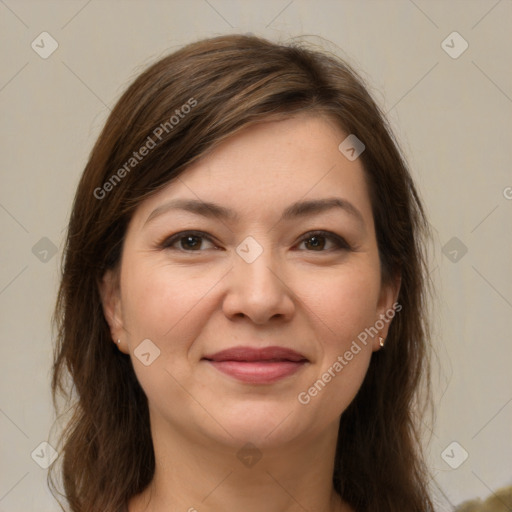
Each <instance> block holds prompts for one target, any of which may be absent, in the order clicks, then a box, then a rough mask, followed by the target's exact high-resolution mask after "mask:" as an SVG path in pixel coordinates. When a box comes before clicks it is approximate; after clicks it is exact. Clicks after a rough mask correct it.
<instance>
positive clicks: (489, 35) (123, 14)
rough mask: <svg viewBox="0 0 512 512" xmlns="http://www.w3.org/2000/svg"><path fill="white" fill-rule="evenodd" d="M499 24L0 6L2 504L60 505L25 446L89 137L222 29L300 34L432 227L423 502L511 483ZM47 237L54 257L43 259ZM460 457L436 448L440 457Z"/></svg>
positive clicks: (40, 403) (503, 72) (45, 393)
mask: <svg viewBox="0 0 512 512" xmlns="http://www.w3.org/2000/svg"><path fill="white" fill-rule="evenodd" d="M511 27H512V1H510V0H501V1H495V0H492V1H491V0H489V1H486V0H480V1H471V0H464V1H450V2H448V1H444V2H441V1H428V0H414V1H413V0H395V1H384V0H381V1H368V0H366V1H355V0H354V1H352V0H349V1H344V0H342V1H327V0H323V1H306V0H291V1H290V0H274V1H271V0H265V1H258V2H256V1H254V2H252V1H242V0H238V1H237V0H189V1H184V0H183V1H166V2H164V1H148V2H142V1H126V2H121V1H111V0H109V1H104V0H102V1H100V0H92V1H89V2H88V1H86V0H81V1H70V0H66V1H53V2H43V1H32V2H30V1H16V0H0V38H1V48H2V52H1V57H0V58H1V66H0V69H1V72H0V105H1V107H0V108H1V112H2V117H1V127H0V130H1V152H0V155H1V188H0V227H1V233H2V253H1V254H2V256H1V265H0V315H1V320H2V321H1V340H2V341H1V373H0V375H1V376H0V382H1V394H0V432H1V442H0V461H1V468H0V512H1V511H3V512H21V511H23V512H27V511H32V510H34V511H35V510H37V511H56V510H58V508H57V505H56V504H55V503H54V502H53V500H52V498H51V497H50V495H49V492H48V490H47V488H46V471H45V470H43V469H41V468H40V467H39V466H38V465H37V464H36V463H35V462H34V461H33V460H32V458H31V453H32V452H33V450H34V449H35V448H36V447H37V446H38V445H39V444H40V443H41V442H43V441H46V440H49V439H50V440H51V438H50V437H49V431H50V426H51V424H52V421H53V411H52V407H51V402H50V395H49V375H50V373H49V368H50V361H51V351H52V334H51V329H50V315H51V312H52V308H53V304H54V299H55V292H56V289H57V276H58V274H57V269H58V260H59V256H60V254H61V250H62V242H63V233H64V229H65V226H66V222H67V218H68V215H69V212H70V205H71V200H72V197H73V193H74V189H75V187H76V185H77V182H78V178H79V176H80V173H81V172H82V169H83V167H84V164H85V162H86V159H87V156H88V153H89V151H90V150H91V148H92V144H93V142H94V140H95V138H96V137H97V135H98V132H99V130H100V128H101V126H102V124H103V123H104V121H105V119H106V117H107V115H108V113H109V109H110V108H111V107H112V106H113V105H114V103H115V101H116V99H117V98H118V97H119V95H120V93H121V92H122V91H123V90H124V88H125V87H126V86H127V84H128V83H129V82H130V81H131V80H132V79H133V78H134V77H135V76H136V75H137V74H138V73H139V72H140V71H141V70H142V69H143V68H144V67H145V66H147V65H148V64H149V63H151V62H153V61H154V60H156V59H157V58H158V57H160V56H162V55H164V54H167V53H169V52H170V51H172V50H174V49H176V48H178V47H180V46H181V45H183V44H185V43H188V42H190V41H193V40H196V39H200V38H204V37H209V36H214V35H220V34H227V33H233V32H242V33H245V32H253V33H255V34H258V35H262V36H266V37H268V38H270V39H273V40H281V41H286V40H287V39H289V38H291V37H296V36H299V35H303V34H308V35H311V37H309V38H308V39H309V40H310V41H312V42H314V43H315V44H320V45H323V46H324V47H325V48H326V49H330V50H331V51H334V52H337V53H339V54H340V55H342V56H344V57H345V58H347V59H348V60H349V61H350V62H351V63H352V64H354V65H355V66H356V67H357V68H358V69H360V70H361V72H362V73H363V75H364V76H365V77H367V79H368V81H369V84H370V86H371V88H372V91H373V92H374V94H375V96H376V98H377V100H378V101H379V103H380V104H381V105H382V107H383V108H384V110H385V111H386V112H388V115H389V118H390V121H391V123H392V125H393V126H394V127H395V130H396V133H397V136H398V138H399V140H400V141H401V143H402V145H403V149H404V151H405V153H406V154H407V157H408V159H409V161H410V164H411V166H412V169H413V173H414V175H415V177H416V180H417V182H418V185H419V188H420V190H421V192H422V194H423V197H424V199H425V202H426V204H427V207H428V211H429V215H430V218H431V222H432V225H433V227H434V228H435V233H436V241H435V248H434V249H435V250H434V251H433V256H432V262H431V270H432V276H433V277H434V279H435V281H436V283H437V286H438V302H437V313H436V325H435V336H434V340H433V341H434V343H435V345H436V347H437V353H438V357H439V370H438V372H437V375H438V377H436V380H435V384H436V400H437V404H438V405H437V413H436V422H435V424H434V425H431V428H432V432H433V433H432V440H431V444H430V447H429V457H430V464H431V467H432V469H433V472H434V474H435V481H436V482H437V484H438V486H439V490H438V491H437V495H438V498H437V501H438V509H439V510H443V511H444V510H451V509H452V508H453V505H456V504H458V503H460V502H461V501H463V500H465V499H469V498H472V497H476V496H481V497H483V496H486V495H488V494H490V493H492V492H493V491H495V490H497V489H498V488H499V487H501V486H503V485H506V484H512V465H511V463H510V461H511V460H512V435H511V434H512V428H511V425H512V385H511V384H512V376H511V374H512V372H511V362H512V349H511V346H512V336H511V333H512V321H511V318H512V277H511V265H510V262H511V255H512V230H511V228H510V224H511V222H510V220H511V219H512V172H511V131H512V130H511V128H512V72H511V66H510V63H511V56H512V31H511ZM43 31H46V32H48V33H49V34H51V36H52V37H53V38H54V39H55V40H56V41H57V43H58V48H57V50H56V51H55V52H54V53H53V54H52V55H50V56H49V57H48V58H47V59H43V58H41V57H40V56H39V55H38V54H37V53H36V52H35V51H34V50H33V49H32V47H31V43H32V41H33V40H35V39H36V38H37V36H38V35H39V34H40V33H41V32H43ZM453 31H457V32H458V33H459V34H460V35H461V36H462V38H463V39H464V40H465V41H467V43H468V44H469V47H468V48H467V50H466V51H465V52H464V53H462V54H461V55H460V56H459V57H458V58H452V57H450V56H449V55H448V53H446V51H445V50H444V49H443V46H442V42H443V40H445V39H446V38H447V36H449V34H451V33H452V32H453ZM322 38H325V39H326V40H328V41H330V42H331V43H329V42H328V41H323V40H322ZM37 41H40V38H39V39H36V43H37ZM46 41H47V42H46V44H45V48H46V49H48V48H49V43H48V40H46ZM39 44H40V43H39ZM463 44H464V43H463V41H462V40H461V39H457V36H455V38H454V36H451V37H450V38H448V40H447V42H446V43H445V46H444V47H445V48H446V49H447V50H448V51H450V52H452V54H453V53H454V52H458V51H460V50H461V49H462V48H463V46H462V45H463ZM446 45H448V46H449V47H450V46H451V47H452V48H447V47H446ZM44 237H46V238H47V239H48V240H49V241H48V240H43V241H42V242H40V240H41V239H42V238H44ZM453 237H457V239H458V240H459V242H453V241H452V242H451V243H452V244H453V243H459V245H460V244H464V246H465V247H466V248H467V253H466V254H464V255H463V256H462V258H461V255H462V252H461V250H460V247H462V246H460V247H459V248H457V247H456V246H451V245H448V246H447V247H446V248H445V250H444V253H446V254H444V253H443V247H445V244H447V243H448V242H449V241H450V239H452V238H453ZM38 243H39V245H36V244H38ZM51 244H54V245H55V246H56V247H57V248H58V252H57V254H55V255H52V253H51V251H50V252H48V253H44V252H43V251H44V250H49V249H51V246H52V245H51ZM34 246H36V248H35V249H34V250H33V247H34ZM453 250H455V251H456V252H455V253H454V252H453ZM450 251H451V252H450ZM34 253H35V254H34ZM45 258H46V259H48V261H46V262H45V261H44V259H45ZM450 258H451V259H454V258H459V260H458V261H456V262H453V261H451V259H450ZM41 259H43V261H41ZM453 441H456V442H457V443H459V445H460V446H461V447H462V448H463V449H464V450H465V451H467V452H468V454H469V457H468V459H467V460H466V461H465V462H464V463H462V464H461V465H460V466H459V467H458V468H457V469H453V468H452V467H450V465H449V464H448V463H447V462H446V461H445V460H444V459H443V458H442V457H441V453H442V452H443V450H444V449H445V448H446V447H447V446H448V445H449V444H450V443H452V442H453ZM462 448H459V447H458V446H456V447H455V448H454V451H451V448H450V449H449V450H448V454H449V457H448V459H447V460H449V461H450V462H451V463H452V465H455V463H456V462H457V461H460V460H459V458H460V456H461V453H463V452H462V451H461V449H462ZM36 453H40V449H39V452H37V451H36Z"/></svg>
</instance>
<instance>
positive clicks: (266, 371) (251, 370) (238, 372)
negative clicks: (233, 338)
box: [203, 346, 308, 384]
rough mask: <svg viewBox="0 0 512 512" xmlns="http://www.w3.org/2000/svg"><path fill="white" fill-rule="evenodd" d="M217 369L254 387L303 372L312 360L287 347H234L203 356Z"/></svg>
mask: <svg viewBox="0 0 512 512" xmlns="http://www.w3.org/2000/svg"><path fill="white" fill-rule="evenodd" d="M203 359H204V360H206V361H207V362H208V363H210V364H211V365H212V366H213V367H214V368H216V369H217V370H219V371H221V372H222V373H225V374H227V375H230V376H231V377H234V378H235V379H237V380H239V381H242V382H247V383H250V384H270V383H272V382H276V381H278V380H281V379H284V378H285V377H288V376H290V375H293V374H294V373H295V372H297V371H298V370H300V369H301V368H302V367H303V366H304V365H305V364H306V363H307V362H308V359H307V358H306V357H305V356H304V355H302V354H299V353H298V352H296V351H295V350H291V349H288V348H284V347H264V348H254V347H242V346H240V347H232V348H229V349H226V350H221V351H220V352H216V353H215V354H211V355H207V356H205V357H203Z"/></svg>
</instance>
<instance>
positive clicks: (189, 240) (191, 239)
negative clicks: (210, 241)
mask: <svg viewBox="0 0 512 512" xmlns="http://www.w3.org/2000/svg"><path fill="white" fill-rule="evenodd" d="M184 240H185V245H186V246H188V247H197V245H198V240H197V237H196V236H187V237H185V239H184Z"/></svg>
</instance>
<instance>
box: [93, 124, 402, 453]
mask: <svg viewBox="0 0 512 512" xmlns="http://www.w3.org/2000/svg"><path fill="white" fill-rule="evenodd" d="M346 136H347V134H344V133H343V132H342V131H341V130H340V129H339V128H338V127H337V126H336V125H335V124H334V122H332V121H330V120H328V119H325V118H321V117H311V116H304V115H301V116H298V117H294V118H292V119H288V120H285V121H274V122H267V123H263V124H260V125H256V126H251V127H246V128H245V129H244V130H243V131H242V132H240V133H239V134H237V135H235V136H233V137H232V138H231V139H229V140H228V141H226V142H224V143H223V144H222V145H220V146H219V147H218V148H217V149H215V150H214V151H213V152H212V153H210V154H209V155H207V156H206V157H204V158H203V159H202V160H201V161H198V162H196V163H194V164H193V165H192V166H191V167H189V168H188V169H187V170H186V171H185V172H184V173H182V174H181V175H180V176H179V178H178V179H177V180H175V181H174V182H172V183H170V184H169V185H168V186H167V188H165V189H164V190H162V191H160V192H159V193H157V194H156V195H154V196H153V197H151V198H149V199H147V200H146V201H145V202H143V203H141V204H140V206H139V207H138V209H137V210H136V211H135V213H134V215H133V217H132V219H131V222H130V224H129V227H128V231H127V234H126V238H125V243H124V248H123V254H122V260H121V266H120V273H119V276H118V280H116V279H114V277H113V274H111V273H107V274H106V276H105V278H104V281H103V285H102V290H101V291H102V297H103V302H104V309H105V315H106V318H107V320H108V322H109V324H110V327H111V331H112V337H113V339H115V340H117V339H118V338H119V339H121V344H120V349H121V350H122V351H124V352H125V353H127V354H130V357H131V359H132V364H133V367H134V370H135V372H136V375H137V378H138V380H139V382H140V384H141V386H142V388H143V389H144V392H145V393H146V395H147V397H148V401H149V407H150V415H151V421H152V427H153V428H159V429H164V430H167V431H169V432H170V433H171V432H175V433H176V432H178V433H180V434H182V435H186V436H187V437H188V438H193V439H194V442H196V443H208V442H210V443H211V441H212V440H216V441H218V442H221V443H224V444H232V445H235V446H240V445H243V444H245V443H246V442H252V443H254V444H255V445H256V446H259V447H270V446H278V445H282V444H283V443H293V442H298V441H299V440H301V439H302V440H304V439H307V438H308V437H311V436H313V437H314V436H320V435H322V434H323V433H325V431H326V429H331V431H333V430H334V429H337V424H338V422H339V418H340V415H341V414H342V413H343V411H344V410H345V409H346V407H347V406H348V405H349V404H350V402H351V401H352V400H353V398H354V397H355V395H356V393H357V391H358V389H359V387H360V385H361V383H362V381H363V379H364V376H365V374H366V371H367V368H368V365H369V362H370V358H371V356H372V352H374V351H376V350H378V349H379V341H378V336H382V337H385V336H386V334H387V329H388V327H389V322H390V320H388V318H389V316H390V315H389V311H390V309H391V308H392V306H393V303H394V301H395V298H396V295H397V290H396V287H394V286H392V285H391V284H384V283H383V282H382V279H381V268H380V264H379V254H378V249H377V242H376V236H375V228H374V222H373V218H372V210H371V203H370V198H369V193H368V189H367V185H366V182H365V176H364V170H363V167H362V164H361V162H360V160H359V159H356V160H354V161H349V160H348V159H347V158H345V156H344V155H343V154H342V153H341V152H340V151H339V149H338V146H339V144H340V143H341V142H342V141H343V140H344V139H345V138H346ZM383 315H384V316H385V317H386V321H384V320H383ZM365 329H366V331H365ZM372 329H373V330H372ZM376 330H378V334H375V331H376ZM369 333H370V334H369Z"/></svg>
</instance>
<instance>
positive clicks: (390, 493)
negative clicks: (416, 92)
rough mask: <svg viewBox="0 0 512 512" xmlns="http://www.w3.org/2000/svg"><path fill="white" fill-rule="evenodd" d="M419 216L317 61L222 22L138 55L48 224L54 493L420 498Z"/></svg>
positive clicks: (235, 504) (104, 503)
mask: <svg viewBox="0 0 512 512" xmlns="http://www.w3.org/2000/svg"><path fill="white" fill-rule="evenodd" d="M426 233H427V222H426V220H425V217H424V213H423V209H422V206H421V203H420V200H419V198H418V195H417V193H416V190H415V188H414V184H413V183H412V180H411V177H410V175H409V173H408V171H407V168H406V166H405V163H404V161H403V159H402V157H401V156H400V152H399V150H398V148H397V146H396V144H395V142H394V140H393V138H392V135H391V132H390V130H389V128H388V127H387V124H386V122H385V120H384V118H383V116H382V114H381V113H380V111H379V109H378V107H377V106H376V104H375V103H374V101H373V100H372V99H371V97H370V95H369V94H368V92H367V91H366V89H365V87H364V85H363V83H362V81H361V79H360V78H358V76H357V75H356V73H355V72H354V71H352V70H351V69H350V68H349V66H348V65H347V64H345V63H344V62H342V61H341V60H340V59H337V58H335V57H333V56H328V55H325V54H323V53H319V52H315V51H310V50H307V49H304V48H300V47H289V46H285V45H279V44H274V43H272V42H269V41H266V40H264V39H261V38H257V37H253V36H241V35H231V36H223V37H217V38H213V39H209V40H204V41H199V42H196V43H193V44H190V45H188V46H186V47H184V48H182V49H181V50H179V51H177V52H175V53H173V54H171V55H169V56H167V57H165V58H164V59H162V60H160V61H159V62H157V63H156V64H154V65H152V66H151V67H150V68H149V69H148V70H147V71H145V72H144V73H143V74H142V75H140V76H139V77H138V78H137V79H136V80H135V82H134V83H133V84H132V85H131V86H130V87H129V88H128V90H127V91H126V92H125V93H124V95H123V96H122V97H121V99H120V100H119V102H118V103H117V105H116V106H115V108H114V109H113V111H112V114H111V115H110V117H109V119H108V121H107V123H106V126H105V128H104V130H103V132H102V133H101V135H100V137H99V139H98V141H97V143H96V145H95V147H94V149H93V151H92V153H91V156H90V159H89V162H88V164H87V166H86V168H85V171H84V173H83V176H82V179H81V181H80V184H79V187H78V190H77V194H76V197H75V202H74V207H73V211H72V215H71V220H70V223H69V231H68V235H67V245H66V251H65V261H64V266H63V275H62V283H61V288H60V293H59V298H58V303H57V308H56V320H57V324H58V327H59V338H58V346H57V349H56V356H55V363H54V375H53V393H54V399H55V400H56V401H57V397H58V395H59V392H64V394H65V395H66V396H67V398H68V399H71V396H70V392H69V384H68V383H67V381H66V374H67V373H68V372H69V374H70V376H71V378H72V382H73V384H74V389H75V390H76V396H77V398H76V402H75V403H74V408H73V411H74V415H73V417H72V419H71V420H70V421H69V423H68V425H67V429H66V433H65V434H66V435H65V436H64V438H63V446H62V448H61V454H62V475H63V484H64V495H65V497H66V500H67V502H68V505H67V507H68V509H69V510H71V511H74V512H75V511H76V512H77V511H81V512H82V511H99V510H101V511H103V512H114V511H116V512H118V511H129V512H140V511H143V510H145V511H155V512H160V511H164V510H165V511H171V510H172V511H175V510H176V511H178V510H183V511H186V510H188V511H194V510H197V511H199V512H202V511H231V510H243V511H265V512H267V511H271V512H272V511H275V512H282V511H295V510H297V511H299V510H301V511H303V510H308V511H318V512H320V511H322V512H324V511H329V512H331V511H344V512H345V511H355V512H366V511H368V512H369V511H371V512H377V511H400V512H403V511H430V510H432V505H431V502H430V499H429V497H428V493H427V484H426V482H427V472H426V469H425V466H424V464H423V462H422V458H421V451H420V449H419V442H418V439H419V438H418V430H417V425H416V421H417V420H418V418H419V416H418V414H419V413H420V412H421V411H420V410H419V409H418V407H417V405H418V401H417V398H418V396H419V392H420V391H424V390H425V389H428V386H427V384H428V379H424V380H425V382H424V384H425V385H424V386H421V387H420V385H421V382H422V381H423V377H428V371H427V370H428V364H427V363H428V357H427V356H428V353H427V351H426V338H427V323H426V321H425V304H424V295H425V285H426V268H425V262H424V252H423V250H424V235H425V234H426ZM425 386H427V387H425ZM66 391H67V394H66Z"/></svg>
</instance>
